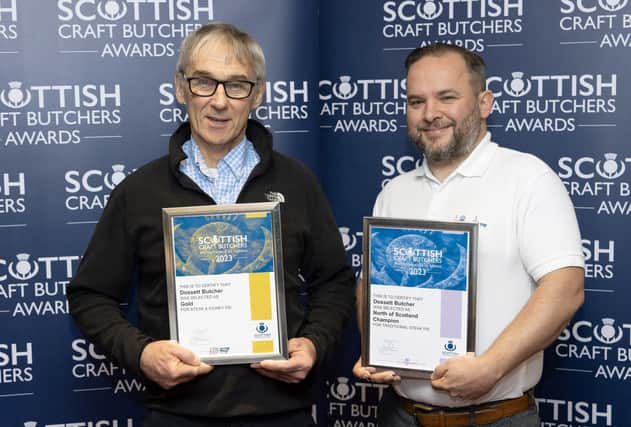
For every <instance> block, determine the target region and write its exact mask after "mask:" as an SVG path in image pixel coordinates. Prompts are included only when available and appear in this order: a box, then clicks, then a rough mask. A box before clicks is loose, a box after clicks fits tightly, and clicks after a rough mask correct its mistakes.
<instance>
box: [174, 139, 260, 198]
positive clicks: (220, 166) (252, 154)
mask: <svg viewBox="0 0 631 427" xmlns="http://www.w3.org/2000/svg"><path fill="white" fill-rule="evenodd" d="M182 151H184V153H185V154H186V156H187V158H186V159H184V160H182V161H181V162H180V172H182V173H183V174H185V175H186V176H188V177H189V178H190V179H192V180H193V182H194V183H195V184H197V185H198V186H199V188H201V189H202V190H203V191H204V193H206V194H208V195H209V196H210V197H212V198H213V200H214V201H215V203H217V204H218V205H224V204H230V203H236V202H237V197H239V193H240V192H241V189H243V186H244V185H245V181H246V180H247V179H248V177H249V176H250V173H251V172H252V169H254V167H255V166H256V165H257V164H258V163H259V161H260V160H261V158H260V157H259V155H258V153H257V152H256V150H255V149H254V145H252V143H251V142H250V141H249V140H248V139H246V138H244V139H243V141H241V142H240V143H239V145H237V146H236V147H234V148H233V149H232V150H230V152H229V153H228V154H226V156H225V157H224V158H223V159H221V160H219V162H217V169H214V168H209V167H208V166H207V165H206V162H205V161H204V157H202V153H201V151H200V150H199V147H198V146H197V144H195V143H194V142H193V140H192V139H189V140H188V141H186V142H185V143H184V145H182Z"/></svg>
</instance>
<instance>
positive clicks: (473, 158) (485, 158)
mask: <svg viewBox="0 0 631 427" xmlns="http://www.w3.org/2000/svg"><path fill="white" fill-rule="evenodd" d="M496 149H497V144H495V143H494V142H491V133H490V132H487V133H486V134H485V135H484V137H483V138H482V141H480V143H479V144H478V146H477V147H475V149H474V150H473V151H472V152H471V154H469V156H468V157H467V158H466V159H465V160H464V162H462V163H461V164H460V165H459V166H458V168H456V170H455V171H453V172H452V173H451V175H450V176H449V177H448V178H447V179H446V180H445V182H446V181H448V180H449V179H450V178H451V177H452V176H455V175H461V176H465V177H475V176H482V175H484V172H486V170H487V169H488V167H489V165H490V164H491V160H492V158H493V154H494V153H495V150H496ZM416 171H417V172H416V176H418V177H423V176H425V177H428V178H431V179H435V178H434V175H433V174H432V171H431V170H430V169H429V166H428V165H427V159H423V164H422V165H421V167H419V168H418V169H417V170H416Z"/></svg>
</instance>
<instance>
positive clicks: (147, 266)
mask: <svg viewBox="0 0 631 427" xmlns="http://www.w3.org/2000/svg"><path fill="white" fill-rule="evenodd" d="M175 87H176V96H177V99H178V101H179V102H181V103H183V104H185V105H186V108H187V111H188V122H186V123H184V124H182V125H181V126H180V128H179V129H177V130H176V132H175V133H174V134H173V136H172V137H171V140H170V143H169V154H168V155H167V156H165V157H163V158H160V159H158V160H155V161H153V162H151V163H149V164H147V165H145V166H144V167H142V168H140V169H139V170H138V171H136V172H135V173H134V174H132V175H130V176H128V177H127V178H126V179H125V180H124V181H123V182H122V183H120V184H119V185H118V186H117V188H116V189H115V190H114V191H113V192H112V194H111V196H110V200H109V202H108V205H107V207H106V208H105V210H104V212H103V216H102V218H101V220H100V221H99V224H98V225H97V227H96V229H95V233H94V236H93V238H92V240H91V242H90V245H89V247H88V249H87V251H86V253H85V255H84V257H83V259H82V262H81V265H80V266H79V269H78V272H77V274H76V276H75V278H74V279H73V280H72V283H71V284H70V286H69V287H68V299H69V303H70V311H71V313H72V315H73V316H74V318H75V320H76V322H77V324H78V325H79V327H80V329H81V330H82V332H83V333H84V334H85V335H86V336H87V337H88V338H89V339H90V340H91V341H92V342H93V343H95V344H96V345H97V346H98V347H99V348H100V349H101V350H102V351H104V352H105V353H106V354H107V355H108V356H109V357H111V358H112V359H113V360H115V361H117V362H118V363H119V364H120V365H122V366H123V367H125V368H126V369H129V370H130V371H132V372H134V373H136V374H137V375H139V376H141V377H142V378H143V379H144V380H145V384H146V386H147V388H146V406H147V413H146V417H145V424H144V425H145V426H147V427H156V426H169V427H179V426H185V427H188V426H191V427H193V426H233V425H235V426H236V425H239V426H252V427H255V426H257V427H258V426H261V427H263V426H270V427H271V426H274V427H278V426H280V427H282V426H287V427H295V426H306V425H312V423H313V421H312V419H311V416H310V405H311V403H312V401H313V391H314V390H313V389H314V385H316V381H315V370H316V368H317V367H318V366H319V365H320V364H321V363H322V362H323V361H324V360H325V359H327V357H328V356H330V353H331V350H332V348H333V346H334V344H335V342H336V341H338V340H339V338H340V335H341V331H342V327H343V324H344V322H345V321H346V319H347V318H348V317H349V316H350V314H351V312H352V308H353V304H354V303H353V296H352V288H353V281H354V278H353V273H352V270H351V269H350V267H349V266H348V264H347V262H346V256H345V252H344V248H343V246H342V242H341V239H340V235H339V232H338V230H337V227H336V224H335V221H334V218H333V215H332V213H331V210H330V208H329V205H328V203H327V201H326V199H325V197H324V194H323V193H322V191H321V189H320V187H319V185H318V183H317V180H316V178H315V177H314V176H313V175H312V174H311V173H310V172H309V171H308V170H307V169H306V168H305V167H304V166H303V165H301V164H300V163H298V162H296V161H295V160H292V159H289V158H288V157H286V156H283V155H281V154H279V153H277V152H275V151H273V150H272V136H271V134H270V133H269V131H267V130H266V129H265V127H264V126H262V125H261V124H259V123H257V122H256V121H253V120H249V119H248V116H249V114H250V112H251V111H252V110H253V109H255V108H256V107H257V106H259V105H260V104H261V101H262V99H263V93H264V90H265V59H264V56H263V52H262V50H261V47H260V46H259V45H258V43H257V42H256V41H255V40H254V39H253V38H252V37H251V36H249V35H248V34H245V33H243V32H241V31H240V30H238V29H237V28H235V27H233V26H231V25H228V24H223V23H212V24H208V25H205V26H203V27H201V28H199V29H198V30H197V31H195V32H194V33H192V34H190V35H189V36H188V37H187V38H186V40H185V41H184V43H183V44H182V48H181V53H180V58H179V62H178V65H177V72H176V75H175ZM266 201H278V202H281V221H282V224H281V229H282V247H283V263H284V273H285V276H284V284H285V298H286V316H287V335H288V337H289V342H288V352H289V359H288V360H286V361H272V360H267V361H262V362H260V363H258V364H254V365H251V366H249V365H230V366H227V365H223V366H216V367H213V366H209V365H207V364H205V363H203V362H201V361H200V360H199V359H198V358H197V357H196V356H195V354H194V353H193V352H191V351H190V350H189V349H187V348H184V347H182V346H180V345H179V344H177V343H175V342H172V341H169V340H168V337H169V327H168V313H167V291H166V278H165V262H164V247H163V245H164V243H163V241H164V240H163V233H162V222H161V209H162V208H164V207H176V206H195V205H209V204H214V203H217V204H230V203H253V202H266ZM134 273H136V274H137V275H138V291H137V292H138V308H139V317H140V321H139V324H140V327H139V328H136V327H134V326H132V325H131V324H130V323H129V322H128V321H127V320H126V319H125V318H124V316H123V314H122V313H121V311H120V308H119V305H120V302H121V301H122V300H123V299H125V297H126V296H127V294H128V291H129V289H130V287H131V280H132V276H133V275H134ZM301 294H306V295H302V296H301ZM303 297H306V300H307V302H308V304H307V305H308V307H306V306H305V304H304V301H303V300H304V299H305V298H303ZM217 327H223V328H230V325H217Z"/></svg>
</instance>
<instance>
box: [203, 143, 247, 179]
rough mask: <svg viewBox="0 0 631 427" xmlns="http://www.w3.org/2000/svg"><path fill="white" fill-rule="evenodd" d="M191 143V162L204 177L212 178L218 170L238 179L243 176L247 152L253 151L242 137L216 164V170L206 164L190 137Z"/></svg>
mask: <svg viewBox="0 0 631 427" xmlns="http://www.w3.org/2000/svg"><path fill="white" fill-rule="evenodd" d="M191 141H192V142H193V144H191V146H192V147H191V148H192V151H193V161H194V162H195V163H196V164H197V167H199V169H200V171H201V172H202V173H203V174H204V175H206V176H209V177H212V178H214V177H216V176H217V170H218V169H221V170H227V171H229V172H230V173H232V175H234V176H235V177H237V178H240V177H241V175H243V171H244V170H245V169H246V165H247V155H248V151H249V150H251V149H253V145H252V142H250V141H249V140H248V139H247V138H245V137H244V138H243V139H242V140H241V142H240V143H239V144H237V145H236V146H235V147H234V148H233V149H232V150H230V151H229V152H228V154H226V155H225V156H224V157H223V158H221V159H220V160H219V162H217V168H210V167H208V165H207V164H206V161H205V160H204V157H203V156H202V152H201V150H200V149H199V146H198V145H197V143H195V142H194V140H193V138H192V137H191ZM222 165H225V166H227V168H226V167H222Z"/></svg>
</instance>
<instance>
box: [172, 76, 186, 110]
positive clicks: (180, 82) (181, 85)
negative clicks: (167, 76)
mask: <svg viewBox="0 0 631 427" xmlns="http://www.w3.org/2000/svg"><path fill="white" fill-rule="evenodd" d="M173 83H174V84H175V98H176V99H177V102H179V103H180V104H186V97H185V96H184V93H185V90H186V80H184V77H183V76H182V73H175V76H174V77H173Z"/></svg>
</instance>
